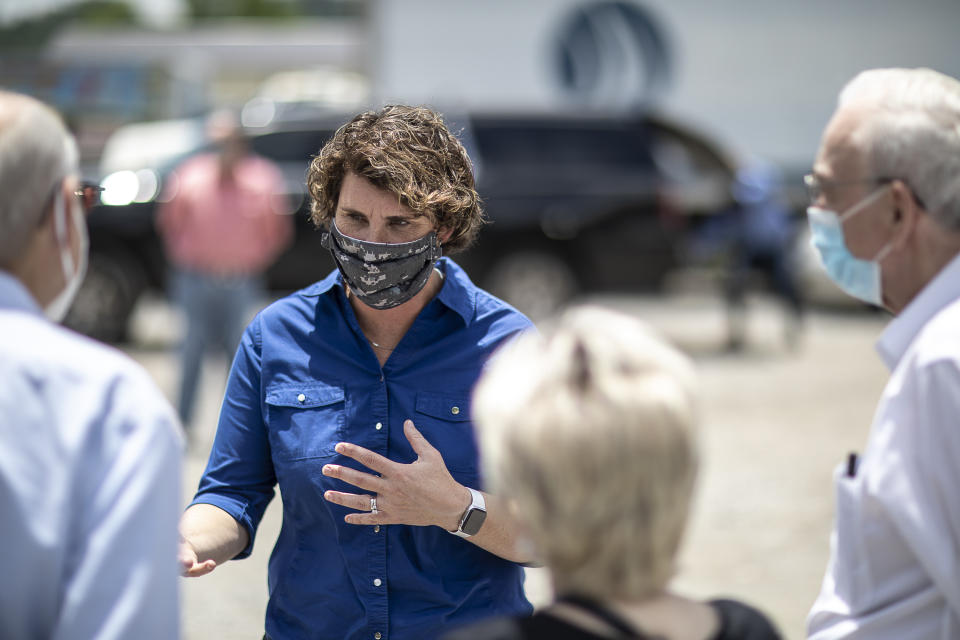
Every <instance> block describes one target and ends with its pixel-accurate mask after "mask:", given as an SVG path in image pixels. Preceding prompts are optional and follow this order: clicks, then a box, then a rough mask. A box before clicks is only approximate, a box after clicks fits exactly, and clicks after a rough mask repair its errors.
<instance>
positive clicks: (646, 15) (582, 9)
mask: <svg viewBox="0 0 960 640" xmlns="http://www.w3.org/2000/svg"><path fill="white" fill-rule="evenodd" d="M556 60H557V65H556V67H557V71H558V78H559V82H560V86H561V87H562V88H563V90H564V92H565V93H566V94H567V95H568V96H569V97H570V98H571V99H573V100H574V101H575V102H577V103H579V104H585V105H593V106H597V107H605V108H621V109H631V108H640V107H643V106H645V105H646V104H649V103H650V102H651V101H652V100H653V99H654V98H655V97H656V96H657V95H658V94H659V93H660V92H661V91H662V90H663V89H664V88H665V87H666V85H667V83H668V81H669V79H670V73H671V69H670V67H671V64H670V51H669V47H668V43H667V41H666V37H665V36H664V34H663V31H662V29H661V28H660V26H659V25H658V24H657V21H656V20H655V19H654V17H653V15H652V14H651V13H650V12H649V11H648V10H646V9H644V8H643V7H641V6H640V5H638V4H635V3H633V2H627V1H623V0H601V1H599V2H593V3H590V4H585V5H581V6H579V7H576V8H575V9H574V10H573V11H572V12H571V13H570V15H569V16H568V17H567V19H566V20H565V21H564V22H563V24H562V25H561V28H560V31H559V33H558V35H557V57H556Z"/></svg>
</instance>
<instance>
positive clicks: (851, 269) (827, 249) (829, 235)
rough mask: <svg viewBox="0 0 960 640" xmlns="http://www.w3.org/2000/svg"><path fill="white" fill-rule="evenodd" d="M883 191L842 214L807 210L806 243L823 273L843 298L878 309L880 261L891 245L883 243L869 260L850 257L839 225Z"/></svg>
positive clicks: (812, 209) (880, 300) (879, 304)
mask: <svg viewBox="0 0 960 640" xmlns="http://www.w3.org/2000/svg"><path fill="white" fill-rule="evenodd" d="M884 191H886V187H882V188H880V189H877V190H876V191H874V192H873V193H871V194H870V195H868V196H867V197H865V198H864V199H862V200H861V201H860V202H858V203H857V204H855V205H853V206H852V207H850V208H849V209H847V210H846V211H845V212H843V214H842V215H840V214H838V213H837V212H836V211H831V210H829V209H823V208H821V207H808V208H807V220H808V221H809V223H810V244H812V245H813V247H814V248H815V249H816V250H817V251H818V252H819V253H820V262H822V263H823V266H824V268H825V269H826V270H827V275H828V276H830V279H831V280H833V281H834V283H836V285H837V286H838V287H840V288H841V289H842V290H843V291H844V292H845V293H846V294H847V295H850V296H853V297H854V298H857V299H858V300H863V301H864V302H867V303H869V304H872V305H874V306H878V307H879V306H882V304H883V295H882V290H881V284H880V261H881V260H883V259H884V258H885V257H886V256H887V254H888V253H889V252H890V249H891V248H893V245H892V244H890V243H888V244H886V245H885V246H884V247H883V248H882V249H880V251H878V252H877V255H875V256H874V257H873V259H872V260H861V259H860V258H857V257H854V256H853V255H852V254H851V253H850V250H849V249H847V244H846V242H845V241H844V238H843V223H844V221H846V220H848V219H850V218H851V217H853V215H855V214H857V213H859V212H861V211H863V210H864V209H866V208H867V207H868V206H870V205H871V204H872V203H873V202H875V201H876V199H877V198H878V197H880V196H881V195H882V194H883V193H884Z"/></svg>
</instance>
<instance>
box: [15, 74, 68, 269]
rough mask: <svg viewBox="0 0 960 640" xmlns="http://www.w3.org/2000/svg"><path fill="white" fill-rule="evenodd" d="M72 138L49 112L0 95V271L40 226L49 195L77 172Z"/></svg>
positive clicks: (39, 105) (26, 99)
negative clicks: (67, 177)
mask: <svg viewBox="0 0 960 640" xmlns="http://www.w3.org/2000/svg"><path fill="white" fill-rule="evenodd" d="M77 163H78V153H77V147H76V143H75V142H74V140H73V136H72V135H70V133H69V132H68V131H67V129H66V126H65V125H64V123H63V120H61V118H60V116H58V115H57V114H56V113H55V112H54V111H53V110H52V109H50V108H49V107H47V106H46V105H44V104H43V103H41V102H39V101H37V100H35V99H33V98H30V97H28V96H25V95H21V94H18V93H12V92H8V91H2V90H0V193H2V194H3V197H2V198H0V268H8V267H9V266H10V265H11V264H12V263H13V262H14V261H15V260H17V259H18V258H20V255H21V253H22V252H23V250H24V249H25V247H26V246H27V240H28V238H29V236H30V234H31V233H32V232H33V231H35V230H36V228H37V226H38V225H39V224H41V223H42V221H43V216H44V214H45V212H46V211H47V210H48V209H49V208H50V205H51V203H52V201H53V194H54V189H56V188H57V187H59V185H60V183H61V181H62V180H63V178H65V177H66V176H67V175H68V174H70V173H75V172H76V171H77Z"/></svg>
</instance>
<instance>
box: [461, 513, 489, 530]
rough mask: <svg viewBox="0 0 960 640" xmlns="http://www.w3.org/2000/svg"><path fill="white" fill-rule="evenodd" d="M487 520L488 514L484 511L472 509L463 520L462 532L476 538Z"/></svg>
mask: <svg viewBox="0 0 960 640" xmlns="http://www.w3.org/2000/svg"><path fill="white" fill-rule="evenodd" d="M486 519H487V512H486V511H484V510H483V509H470V513H468V514H467V517H466V518H464V519H463V524H462V525H461V526H460V530H461V531H463V532H464V533H465V534H467V535H468V536H474V535H476V534H477V532H478V531H480V527H482V526H483V521H484V520H486Z"/></svg>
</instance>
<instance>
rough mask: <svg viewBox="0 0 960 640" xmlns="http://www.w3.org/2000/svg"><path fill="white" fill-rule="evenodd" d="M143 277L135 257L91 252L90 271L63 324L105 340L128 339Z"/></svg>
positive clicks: (116, 341)
mask: <svg viewBox="0 0 960 640" xmlns="http://www.w3.org/2000/svg"><path fill="white" fill-rule="evenodd" d="M144 281H145V278H144V275H143V273H142V271H141V269H140V268H139V267H138V266H137V264H136V263H135V262H134V261H132V260H125V259H124V258H123V257H122V256H119V255H111V254H102V253H91V254H90V262H89V265H88V266H87V274H86V276H85V277H84V279H83V284H82V285H81V287H80V291H78V292H77V297H76V299H75V300H74V302H73V305H72V306H71V307H70V311H69V313H67V317H66V319H65V320H64V324H65V325H66V326H68V327H70V328H71V329H73V330H74V331H78V332H80V333H83V334H85V335H88V336H90V337H91V338H94V339H96V340H101V341H103V342H110V343H121V342H124V341H126V339H127V334H128V327H129V324H130V316H131V315H132V313H133V308H134V305H136V302H137V299H138V298H139V297H140V293H141V292H142V290H143V285H144Z"/></svg>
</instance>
